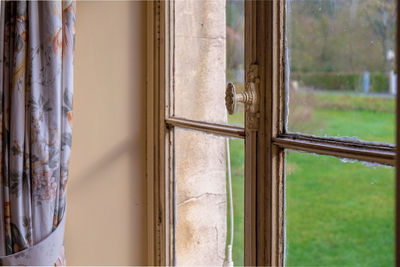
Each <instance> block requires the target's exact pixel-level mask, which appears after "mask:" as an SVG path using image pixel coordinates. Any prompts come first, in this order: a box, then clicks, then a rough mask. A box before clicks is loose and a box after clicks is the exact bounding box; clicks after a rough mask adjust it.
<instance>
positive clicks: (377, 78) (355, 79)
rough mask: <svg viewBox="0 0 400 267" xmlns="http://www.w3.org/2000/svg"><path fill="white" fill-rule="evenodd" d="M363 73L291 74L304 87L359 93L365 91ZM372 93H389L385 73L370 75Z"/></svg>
mask: <svg viewBox="0 0 400 267" xmlns="http://www.w3.org/2000/svg"><path fill="white" fill-rule="evenodd" d="M363 75H364V74H363V73H340V72H308V73H300V72H293V73H291V79H292V80H296V81H298V82H299V83H300V85H302V86H307V87H312V88H314V89H318V90H335V91H354V92H355V91H359V92H361V91H362V90H363ZM369 91H370V92H377V93H378V92H379V93H381V92H389V78H388V75H386V74H385V73H380V72H374V73H370V88H369Z"/></svg>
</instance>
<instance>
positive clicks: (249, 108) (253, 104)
mask: <svg viewBox="0 0 400 267" xmlns="http://www.w3.org/2000/svg"><path fill="white" fill-rule="evenodd" d="M259 83H260V78H259V76H258V65H255V64H252V65H250V67H249V71H248V74H247V81H246V86H245V90H244V92H241V93H237V92H236V88H235V85H234V84H233V83H228V85H227V86H226V90H225V106H226V109H227V110H228V113H229V114H233V113H234V112H235V110H236V104H237V103H239V102H241V103H243V104H244V106H245V109H246V114H247V115H246V118H247V119H246V121H247V122H246V124H247V126H249V128H251V129H257V128H258V119H257V118H258V117H259V101H260V100H259Z"/></svg>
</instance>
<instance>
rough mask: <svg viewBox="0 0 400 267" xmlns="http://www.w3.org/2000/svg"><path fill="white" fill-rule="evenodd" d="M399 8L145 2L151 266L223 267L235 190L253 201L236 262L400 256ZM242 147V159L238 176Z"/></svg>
mask: <svg viewBox="0 0 400 267" xmlns="http://www.w3.org/2000/svg"><path fill="white" fill-rule="evenodd" d="M242 7H243V9H242V10H241V8H242ZM232 9H236V12H233V13H230V11H232ZM395 9H397V7H396V3H395V2H394V0H393V1H392V0H368V1H355V0H354V1H340V0H337V1H330V0H328V1H326V0H324V1H322V0H312V1H311V0H310V1H294V0H291V1H289V0H287V1H219V0H209V1H208V0H207V1H172V0H171V1H154V2H151V3H149V8H148V12H149V13H148V14H149V22H148V24H149V32H150V33H149V62H150V63H154V64H149V66H148V67H149V69H148V71H149V74H150V75H149V88H150V90H149V91H148V94H149V95H148V100H149V102H148V107H149V113H148V114H149V120H148V121H149V124H148V136H149V137H150V138H149V140H148V176H149V192H148V193H149V203H150V205H151V209H150V210H149V218H148V219H149V221H150V222H151V223H150V226H149V227H150V231H149V240H150V242H149V244H150V246H149V251H150V254H149V260H150V262H149V264H153V265H159V264H160V265H179V264H185V265H190V264H196V263H199V262H201V263H203V264H213V265H215V264H217V263H218V264H221V263H223V262H224V261H226V260H227V259H226V258H227V254H229V253H227V249H226V247H227V245H228V244H230V240H229V236H230V232H231V230H230V226H231V224H230V218H231V217H230V208H229V203H230V201H229V197H230V196H229V194H228V193H229V191H232V192H234V194H233V203H234V204H235V206H236V207H237V206H238V204H237V203H239V202H241V203H242V204H243V209H242V211H241V209H240V208H238V210H236V212H235V215H236V216H238V214H240V212H242V213H241V218H242V219H240V218H239V219H238V218H235V220H234V222H235V227H236V228H234V232H235V235H234V240H238V241H236V243H235V241H234V243H233V247H234V254H235V255H234V258H235V257H236V258H235V261H236V264H240V263H244V264H245V265H279V266H281V265H282V266H283V265H285V264H288V265H312V264H317V265H318V264H320V265H321V264H322V265H329V264H339V265H340V264H343V265H346V264H347V265H351V264H352V263H354V262H363V263H364V264H365V265H368V264H371V265H374V264H375V263H377V262H380V263H382V262H385V263H386V264H392V263H393V262H394V258H395V256H396V259H397V257H398V255H399V253H396V254H393V248H394V247H395V244H397V241H396V242H395V240H394V239H395V234H394V230H395V225H396V223H395V221H396V220H397V217H396V216H395V215H394V214H395V210H396V209H398V206H395V203H397V202H398V200H397V199H398V193H397V192H398V189H396V188H397V186H398V185H397V184H396V186H395V181H396V180H397V179H394V175H395V170H394V168H392V167H395V166H397V159H396V153H397V152H396V150H397V147H396V146H395V145H394V143H395V139H396V132H397V131H395V129H396V127H395V118H396V117H397V116H395V114H396V111H395V102H396V101H397V100H396V101H395V99H398V97H397V96H395V91H396V88H397V84H396V78H395V77H396V66H397V64H398V63H397V62H398V61H396V60H395V56H396V54H397V53H396V52H395V51H397V50H396V49H397V46H396V43H397V42H396V41H395V38H394V35H395V31H398V27H397V24H398V20H397V18H396V16H395V15H396V13H395V12H394V10H395ZM238 10H239V11H238ZM240 12H242V13H240ZM232 14H236V15H235V16H238V15H237V14H243V16H242V17H240V16H238V17H237V18H236V19H235V20H233V21H239V22H240V20H241V19H243V21H244V23H243V25H242V26H241V24H240V23H238V24H236V25H231V24H229V23H230V20H229V17H230V16H232ZM230 27H232V28H230ZM235 27H236V28H235ZM240 27H243V35H242V36H241V35H240V34H238V33H237V32H235V30H236V29H239V28H240ZM382 29H383V30H382ZM229 42H236V45H233V46H232V47H230V46H229ZM234 49H239V50H240V49H242V51H243V57H240V56H238V57H237V58H238V60H236V61H233V60H232V58H230V57H232V55H234V54H235V50H234ZM239 54H240V53H239ZM227 66H228V67H227ZM227 82H232V83H233V84H234V85H235V91H234V90H233V89H232V88H233V87H232V86H231V85H229V86H228V87H227V89H226V90H225V84H226V83H227ZM243 82H244V83H243ZM241 83H243V85H241ZM349 91H350V92H349ZM235 94H236V95H237V98H236V100H237V101H233V99H232V97H233V96H234V95H235ZM225 98H226V99H225ZM239 100H241V102H245V104H243V105H242V106H239V103H236V102H239ZM224 101H226V102H227V103H226V104H227V106H228V107H230V108H231V107H232V103H235V104H237V105H236V106H235V108H236V111H238V110H239V111H244V112H242V113H241V114H244V123H243V119H242V118H241V117H240V115H238V113H236V115H235V113H234V114H233V115H231V116H229V115H227V112H226V110H225V106H224V105H225V103H224ZM239 113H240V112H239ZM349 136H350V137H349ZM353 136H355V138H352V137H353ZM227 140H230V141H227ZM232 140H233V141H232ZM227 143H228V144H229V145H228V146H227ZM227 148H230V149H231V153H229V150H227ZM300 152H301V153H300ZM232 153H236V154H235V155H239V156H237V158H240V159H242V160H243V161H242V162H239V163H238V165H237V166H241V168H238V169H237V170H238V171H237V172H235V173H232V179H233V180H227V179H226V177H227V176H229V175H227V171H226V170H227V169H229V168H227V165H226V160H227V159H228V158H229V157H228V155H231V156H232V155H233V154H232ZM235 159H236V156H235V158H231V161H230V162H229V161H228V163H230V164H232V163H233V161H232V160H235ZM353 161H355V162H354V163H349V162H353ZM365 162H368V163H365ZM235 164H236V163H235ZM376 164H379V165H376ZM231 166H232V165H231ZM235 166H236V165H235ZM383 166H386V167H383ZM396 171H397V169H396ZM396 175H397V174H396ZM234 176H235V177H236V178H235V177H234ZM240 177H241V178H240ZM243 177H244V178H243ZM234 179H236V180H234ZM230 181H233V183H232V185H233V187H235V186H236V187H237V188H236V189H235V188H234V189H233V190H229V189H230V188H229V186H230ZM395 189H396V190H395ZM235 190H236V192H242V193H241V194H242V196H243V199H241V200H238V202H235V201H237V198H238V194H239V193H235ZM239 195H240V194H239ZM361 196H362V197H361ZM235 198H236V200H235ZM285 203H286V204H285ZM366 207H368V208H366ZM234 210H235V209H234ZM356 211H357V212H356ZM238 212H239V213H238ZM396 214H397V212H396ZM366 215H368V216H369V217H368V218H367V217H366ZM239 217H240V216H239ZM357 219H358V220H357ZM335 220H336V221H335ZM238 225H239V226H240V225H241V226H240V227H242V228H238V227H239V226H238ZM355 229H357V231H356V230H355ZM152 230H153V231H152ZM397 238H398V237H397V236H396V240H398V239H397ZM241 239H243V240H241ZM221 240H222V241H221ZM304 240H306V241H307V242H304ZM308 241H309V242H308ZM221 244H222V246H221ZM237 244H243V246H240V245H237ZM374 244H379V245H378V246H374ZM235 246H236V247H235ZM346 246H347V247H346ZM242 247H243V248H242ZM397 250H398V247H396V251H397ZM194 251H196V253H197V254H198V255H204V256H202V257H201V258H196V255H194ZM305 251H307V253H305ZM310 251H313V253H310ZM349 251H351V253H350V252H349ZM371 253H372V254H374V255H378V256H377V257H370V258H369V261H368V260H367V261H362V260H365V258H366V257H367V256H368V254H371ZM321 255H323V256H326V257H321ZM307 257H308V258H307ZM241 258H242V259H241ZM316 258H318V259H320V261H319V262H315V259H316ZM360 259H362V260H360ZM241 261H243V262H241Z"/></svg>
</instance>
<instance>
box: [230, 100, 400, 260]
mask: <svg viewBox="0 0 400 267" xmlns="http://www.w3.org/2000/svg"><path fill="white" fill-rule="evenodd" d="M384 101H386V102H387V101H388V100H387V99H385V100H384ZM375 102H378V104H377V105H381V106H385V105H386V103H384V104H383V105H382V103H379V99H378V100H374V103H375ZM366 107H367V108H365V107H363V108H361V109H357V110H346V109H338V108H335V107H330V108H323V107H321V106H318V105H315V106H314V107H313V110H312V115H311V116H309V117H308V118H307V119H306V120H304V121H302V122H301V123H297V124H296V127H297V129H296V130H297V131H302V132H305V133H309V134H315V135H325V134H327V135H334V136H350V137H352V136H356V137H357V138H359V139H364V140H369V141H379V142H390V143H393V142H394V133H395V132H394V129H395V124H394V120H395V118H394V115H393V112H391V111H390V112H376V111H375V110H374V111H369V110H368V105H366ZM241 118H242V116H240V115H237V116H233V117H230V122H231V123H234V124H238V123H240V120H241ZM289 127H290V124H289ZM230 149H231V163H232V179H233V196H234V208H235V220H234V223H235V236H234V249H233V256H234V262H235V265H236V266H240V265H243V215H244V209H243V208H244V191H243V189H244V178H243V173H244V170H243V168H244V144H243V141H241V140H231V141H230ZM286 174H287V175H286V183H287V184H286V218H287V225H286V229H287V233H286V236H287V243H286V244H287V252H286V255H287V257H286V264H287V265H288V266H390V265H392V266H393V265H394V261H393V255H394V254H393V251H394V216H393V210H394V191H393V188H394V170H393V169H392V168H388V167H382V166H374V167H368V166H366V165H365V164H363V163H359V162H354V163H344V162H342V161H341V160H340V159H337V158H334V157H328V156H316V155H313V154H306V153H299V152H293V151H290V152H288V154H287V158H286Z"/></svg>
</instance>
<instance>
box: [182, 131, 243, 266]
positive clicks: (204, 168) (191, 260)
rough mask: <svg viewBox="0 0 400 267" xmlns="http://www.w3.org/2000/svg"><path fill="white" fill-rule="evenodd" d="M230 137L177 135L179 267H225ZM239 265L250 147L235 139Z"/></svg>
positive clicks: (233, 157) (238, 262)
mask: <svg viewBox="0 0 400 267" xmlns="http://www.w3.org/2000/svg"><path fill="white" fill-rule="evenodd" d="M226 142H227V139H226V138H225V137H220V136H215V135H210V134H205V133H201V132H195V131H187V130H182V129H179V128H177V129H176V130H175V162H176V163H175V175H176V177H175V179H176V185H177V189H176V210H177V222H176V244H175V245H176V246H175V248H176V251H175V253H176V259H177V264H178V265H200V266H217V265H218V266H222V264H223V262H224V261H225V260H228V259H227V254H228V253H227V248H228V245H230V244H232V243H231V230H230V229H231V223H230V219H231V217H230V216H231V210H230V197H229V196H230V194H229V192H230V190H229V188H230V186H229V184H230V183H229V171H228V167H229V165H227V143H226ZM229 150H230V163H231V164H230V167H231V181H232V183H231V184H232V191H231V192H232V196H233V201H232V203H233V233H234V236H233V246H232V248H233V249H232V250H233V251H232V252H233V253H232V254H233V262H234V264H235V265H238V266H242V265H243V263H244V259H243V258H244V254H243V253H244V248H243V244H244V243H243V239H244V142H243V140H238V139H230V140H229Z"/></svg>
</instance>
